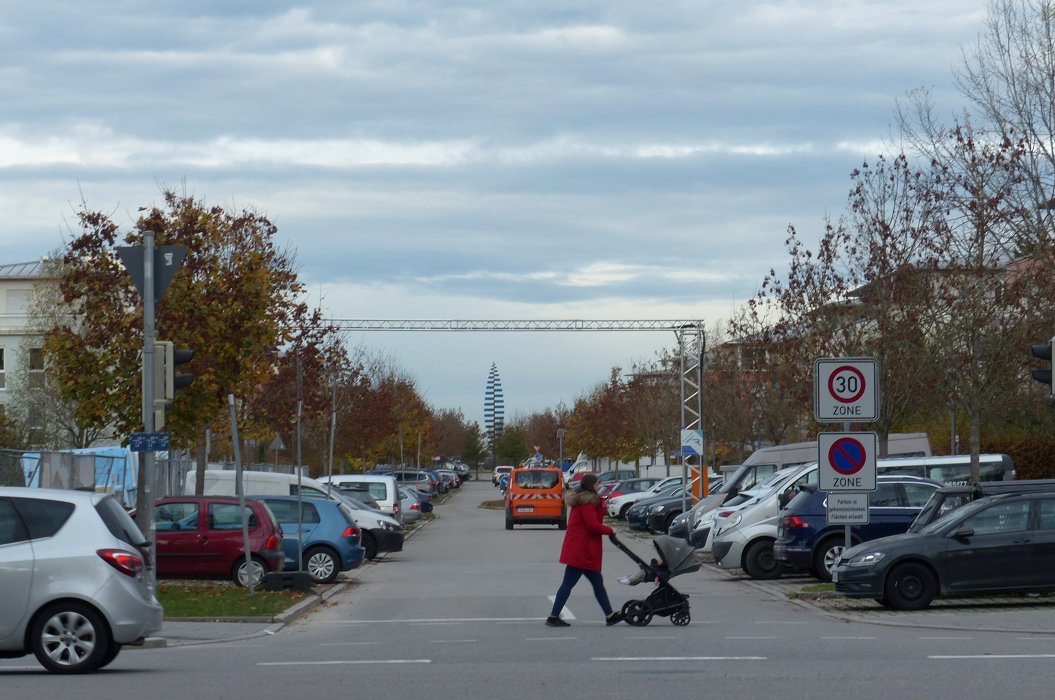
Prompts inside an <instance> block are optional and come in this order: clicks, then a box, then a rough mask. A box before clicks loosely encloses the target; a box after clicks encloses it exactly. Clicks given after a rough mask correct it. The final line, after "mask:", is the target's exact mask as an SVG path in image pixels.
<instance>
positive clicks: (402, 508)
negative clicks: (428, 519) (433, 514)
mask: <svg viewBox="0 0 1055 700" xmlns="http://www.w3.org/2000/svg"><path fill="white" fill-rule="evenodd" d="M422 503H423V499H422V498H421V495H420V493H419V492H418V491H415V490H413V489H411V488H408V487H406V486H401V487H400V488H399V515H400V517H402V518H403V524H404V525H409V524H411V523H416V522H418V521H419V520H421V519H422V518H423V517H424V516H425V511H424V510H422ZM431 508H432V504H429V509H430V510H431Z"/></svg>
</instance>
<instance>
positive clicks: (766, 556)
mask: <svg viewBox="0 0 1055 700" xmlns="http://www.w3.org/2000/svg"><path fill="white" fill-rule="evenodd" d="M981 458H982V459H983V462H984V463H985V464H986V465H988V466H987V467H986V470H985V471H984V474H985V476H986V477H987V478H992V479H993V480H996V481H1002V480H1004V479H1005V478H1006V477H1008V476H1010V474H1011V471H1010V465H1011V461H1010V459H1009V458H1007V457H1006V455H982V457H981ZM970 461H971V460H970V456H969V455H967V456H963V455H959V456H953V457H899V458H895V459H879V460H876V473H877V475H882V474H888V475H889V474H900V475H907V476H918V477H923V478H933V479H934V481H940V480H941V479H938V478H936V477H938V476H940V477H942V478H951V479H957V480H959V479H960V478H962V477H963V474H964V473H965V472H964V470H965V469H966V470H967V472H966V473H968V474H969V473H970ZM997 477H999V478H997ZM803 484H810V485H816V484H817V465H816V464H809V465H806V466H803V467H799V468H798V470H797V471H796V472H795V476H793V477H792V480H791V481H790V482H789V485H788V486H787V487H785V489H784V490H785V492H786V495H785V496H783V497H782V494H780V493H777V494H771V495H770V496H767V497H766V499H765V500H763V501H760V502H759V503H757V504H755V505H752V506H751V507H749V508H747V507H745V508H743V509H742V510H740V511H739V512H738V513H736V514H735V515H733V516H731V518H729V519H728V520H727V521H718V520H716V521H715V523H714V535H713V538H712V546H711V551H712V553H713V554H714V560H715V563H716V564H717V565H718V566H720V567H721V568H723V569H739V568H742V569H743V570H744V571H745V572H747V574H748V575H749V576H751V578H757V579H771V578H777V577H779V576H780V575H781V574H782V573H783V570H784V564H783V562H780V561H777V559H776V558H775V557H774V556H773V542H774V541H775V540H776V536H777V526H778V524H779V522H780V508H781V507H782V506H783V505H786V504H787V502H788V501H789V500H790V498H791V496H793V495H794V494H795V493H797V492H798V488H799V487H800V486H801V485H803Z"/></svg>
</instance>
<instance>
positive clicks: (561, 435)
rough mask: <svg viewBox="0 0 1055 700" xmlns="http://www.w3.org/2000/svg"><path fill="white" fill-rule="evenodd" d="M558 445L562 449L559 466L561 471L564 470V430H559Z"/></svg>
mask: <svg viewBox="0 0 1055 700" xmlns="http://www.w3.org/2000/svg"><path fill="white" fill-rule="evenodd" d="M557 445H558V446H559V449H560V461H559V462H557V464H559V465H560V468H561V470H562V471H563V469H564V428H557Z"/></svg>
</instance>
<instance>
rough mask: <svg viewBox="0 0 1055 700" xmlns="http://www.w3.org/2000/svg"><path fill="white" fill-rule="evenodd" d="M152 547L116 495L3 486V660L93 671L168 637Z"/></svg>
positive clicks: (0, 562)
mask: <svg viewBox="0 0 1055 700" xmlns="http://www.w3.org/2000/svg"><path fill="white" fill-rule="evenodd" d="M145 544H146V538H145V537H143V533H142V532H141V531H140V530H139V528H138V527H136V524H135V522H134V521H133V520H132V518H131V517H129V515H128V514H127V513H126V512H125V511H124V509H123V508H122V507H121V505H120V504H119V503H118V502H117V501H116V500H114V499H113V498H112V497H111V496H107V495H105V494H96V493H90V492H84V491H61V490H53V489H35V488H20V487H0V600H3V601H4V604H3V605H0V657H4V658H14V657H18V656H25V655H26V654H29V653H32V654H34V655H35V656H36V657H37V660H38V661H39V662H40V663H41V664H42V665H43V666H44V667H45V668H46V669H48V670H49V671H52V672H54V673H85V672H89V671H94V670H96V669H99V668H102V667H103V666H106V665H107V664H109V663H110V662H111V661H113V660H114V658H115V657H116V656H117V654H118V652H120V651H121V647H122V646H124V645H126V644H132V645H134V644H142V642H143V640H144V639H145V638H146V637H147V636H148V635H150V634H152V633H154V632H157V631H158V630H160V629H161V620H162V609H161V604H160V603H158V601H157V598H155V597H154V595H153V593H152V592H151V591H150V588H149V586H148V585H147V582H146V579H145V566H146V562H145V561H144V555H143V553H142V551H141V550H140V547H143V546H144V545H145Z"/></svg>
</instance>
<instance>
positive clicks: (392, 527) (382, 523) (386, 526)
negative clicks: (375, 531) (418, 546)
mask: <svg viewBox="0 0 1055 700" xmlns="http://www.w3.org/2000/svg"><path fill="white" fill-rule="evenodd" d="M377 526H378V527H379V528H381V529H382V530H389V531H391V532H395V531H396V530H399V526H398V525H396V524H394V523H390V522H388V521H387V520H378V521H377Z"/></svg>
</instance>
